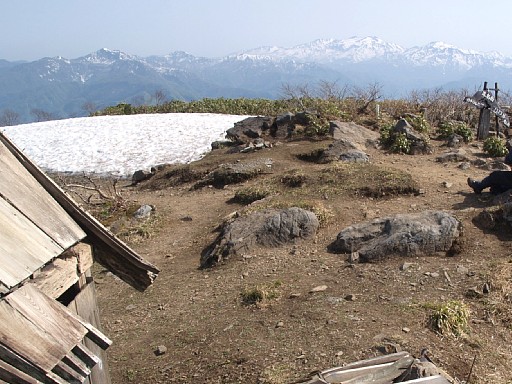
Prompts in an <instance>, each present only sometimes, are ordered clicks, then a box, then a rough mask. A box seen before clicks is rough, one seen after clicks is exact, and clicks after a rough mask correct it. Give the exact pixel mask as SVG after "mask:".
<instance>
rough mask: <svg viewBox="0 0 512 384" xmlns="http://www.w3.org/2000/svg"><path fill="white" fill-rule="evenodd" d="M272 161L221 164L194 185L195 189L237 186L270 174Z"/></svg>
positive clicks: (257, 160)
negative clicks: (263, 174)
mask: <svg viewBox="0 0 512 384" xmlns="http://www.w3.org/2000/svg"><path fill="white" fill-rule="evenodd" d="M272 163H273V162H272V159H268V158H266V159H256V160H252V161H241V162H237V163H232V164H221V165H220V166H219V167H217V168H216V169H215V170H213V171H212V172H210V173H209V174H208V175H207V176H206V177H205V178H204V179H203V180H201V181H199V182H197V183H196V184H195V185H194V187H193V188H194V189H197V188H202V187H205V186H207V185H213V186H215V187H217V188H222V187H224V186H225V185H228V184H236V183H240V182H242V181H246V180H249V179H252V178H254V177H256V176H258V175H259V174H261V173H266V172H269V171H270V170H271V168H272Z"/></svg>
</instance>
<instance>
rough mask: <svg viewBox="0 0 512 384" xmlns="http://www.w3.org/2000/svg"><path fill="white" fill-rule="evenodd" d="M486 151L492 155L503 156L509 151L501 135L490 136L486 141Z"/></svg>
mask: <svg viewBox="0 0 512 384" xmlns="http://www.w3.org/2000/svg"><path fill="white" fill-rule="evenodd" d="M484 152H485V153H487V154H488V155H489V156H491V157H501V156H505V155H506V154H507V153H508V150H507V147H506V145H505V141H503V140H501V139H500V138H499V137H492V136H491V137H488V138H487V139H485V141H484Z"/></svg>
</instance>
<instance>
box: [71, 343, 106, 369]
mask: <svg viewBox="0 0 512 384" xmlns="http://www.w3.org/2000/svg"><path fill="white" fill-rule="evenodd" d="M72 352H73V353H74V354H75V356H76V357H78V358H79V359H80V360H82V361H83V362H84V364H85V365H86V366H87V368H92V367H94V366H95V365H96V364H98V363H99V362H100V359H99V358H98V356H96V355H95V354H94V353H92V352H91V351H90V350H89V349H88V348H87V347H86V346H85V345H83V344H77V345H75V347H74V348H73V349H72Z"/></svg>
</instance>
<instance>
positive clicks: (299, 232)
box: [201, 207, 319, 268]
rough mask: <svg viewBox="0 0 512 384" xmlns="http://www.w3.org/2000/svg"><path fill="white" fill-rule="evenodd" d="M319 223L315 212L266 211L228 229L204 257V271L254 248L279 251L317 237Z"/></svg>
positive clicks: (298, 210) (222, 231)
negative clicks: (276, 249)
mask: <svg viewBox="0 0 512 384" xmlns="http://www.w3.org/2000/svg"><path fill="white" fill-rule="evenodd" d="M318 226H319V222H318V219H317V217H316V215H315V214H314V213H313V212H310V211H306V210H304V209H301V208H297V207H292V208H288V209H285V210H281V211H278V210H265V211H260V212H255V213H253V214H251V215H249V216H244V217H240V218H238V219H236V220H235V221H233V222H231V223H228V224H226V225H224V227H223V229H222V230H221V233H220V234H219V236H218V237H217V239H216V240H215V241H214V242H213V244H211V245H210V246H209V247H207V248H206V249H205V250H204V251H203V252H202V254H201V267H203V268H204V267H211V266H213V265H214V264H217V263H218V262H220V261H222V260H224V259H227V258H229V257H230V256H232V255H237V254H240V253H243V252H247V251H248V250H250V249H251V248H252V247H254V246H257V245H259V246H265V247H278V246H280V245H283V244H287V243H293V242H295V241H297V240H298V239H305V238H309V237H311V236H314V235H315V234H316V231H317V229H318Z"/></svg>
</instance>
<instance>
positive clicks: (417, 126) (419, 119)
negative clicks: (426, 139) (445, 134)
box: [407, 116, 430, 133]
mask: <svg viewBox="0 0 512 384" xmlns="http://www.w3.org/2000/svg"><path fill="white" fill-rule="evenodd" d="M407 121H408V123H409V124H411V126H412V127H413V128H414V130H416V131H418V132H420V133H429V132H430V124H429V123H428V121H427V119H425V118H424V117H423V116H414V117H412V118H408V119H407Z"/></svg>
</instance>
